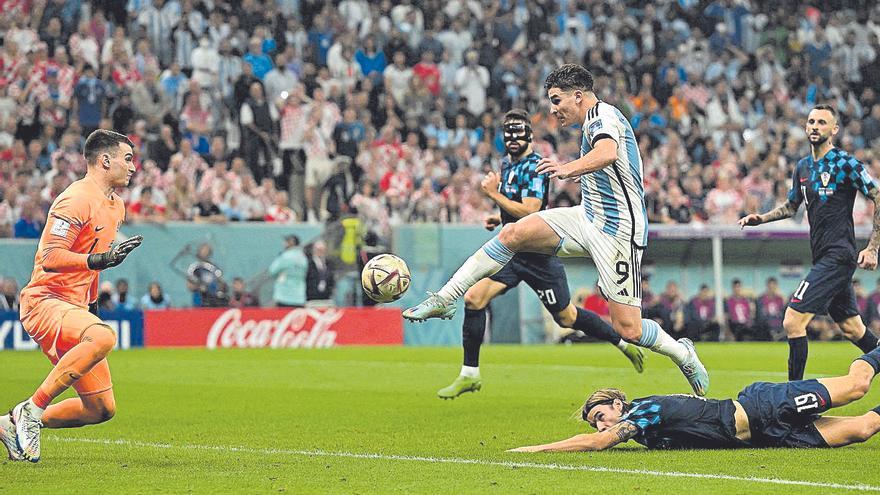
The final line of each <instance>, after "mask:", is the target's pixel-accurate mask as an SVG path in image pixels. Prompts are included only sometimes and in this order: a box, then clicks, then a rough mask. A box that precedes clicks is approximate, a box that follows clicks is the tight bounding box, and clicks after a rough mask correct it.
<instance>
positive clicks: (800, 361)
mask: <svg viewBox="0 0 880 495" xmlns="http://www.w3.org/2000/svg"><path fill="white" fill-rule="evenodd" d="M814 316H816V315H814V314H813V313H801V312H800V311H797V310H794V309H792V308H791V307H789V308H786V310H785V317H784V319H783V320H782V327H783V328H785V333H786V334H787V335H788V381H795V380H803V379H804V369H806V367H807V325H809V323H810V321H812V320H813V317H814Z"/></svg>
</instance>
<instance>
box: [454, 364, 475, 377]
mask: <svg viewBox="0 0 880 495" xmlns="http://www.w3.org/2000/svg"><path fill="white" fill-rule="evenodd" d="M459 375H461V376H466V377H468V378H479V377H480V367H479V366H462V367H461V373H459Z"/></svg>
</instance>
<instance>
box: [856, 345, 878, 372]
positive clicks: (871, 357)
mask: <svg viewBox="0 0 880 495" xmlns="http://www.w3.org/2000/svg"><path fill="white" fill-rule="evenodd" d="M858 359H861V360H862V361H865V362H866V363H868V364H870V365H871V367H872V368H874V374H875V375H876V374H877V373H880V347H875V348H874V350H872V351H871V352H868V353H865V355H864V356H861V357H859V358H858Z"/></svg>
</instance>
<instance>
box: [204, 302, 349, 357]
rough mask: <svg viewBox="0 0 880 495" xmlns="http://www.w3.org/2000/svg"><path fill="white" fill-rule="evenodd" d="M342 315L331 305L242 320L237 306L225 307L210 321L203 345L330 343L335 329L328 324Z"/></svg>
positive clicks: (268, 345)
mask: <svg viewBox="0 0 880 495" xmlns="http://www.w3.org/2000/svg"><path fill="white" fill-rule="evenodd" d="M342 315H343V311H342V310H340V309H335V308H328V309H324V310H318V309H314V308H297V309H294V310H292V311H290V312H289V313H287V314H286V315H284V317H282V318H281V319H280V320H273V319H266V320H244V321H242V312H241V310H240V309H229V310H227V311H225V312H224V313H223V314H222V315H220V317H219V318H217V319H216V320H215V321H214V324H213V325H211V330H210V331H209V332H208V341H207V347H208V349H216V348H218V347H220V348H227V347H253V348H260V347H270V348H280V347H301V348H320V347H332V346H333V345H334V344H335V343H336V332H335V331H333V330H332V329H331V328H330V326H331V325H333V324H334V323H336V322H337V321H338V320H339V319H340V318H342Z"/></svg>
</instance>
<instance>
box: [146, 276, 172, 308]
mask: <svg viewBox="0 0 880 495" xmlns="http://www.w3.org/2000/svg"><path fill="white" fill-rule="evenodd" d="M170 307H171V301H170V300H169V299H168V296H167V295H165V293H164V292H163V291H162V286H161V285H159V282H150V285H149V287H148V288H147V293H146V294H144V295H143V297H141V309H144V310H146V309H168V308H170Z"/></svg>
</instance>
